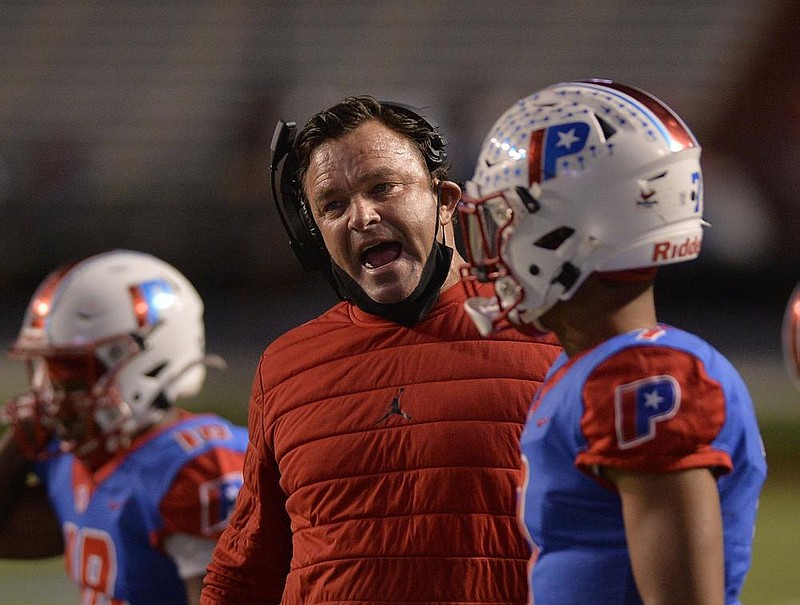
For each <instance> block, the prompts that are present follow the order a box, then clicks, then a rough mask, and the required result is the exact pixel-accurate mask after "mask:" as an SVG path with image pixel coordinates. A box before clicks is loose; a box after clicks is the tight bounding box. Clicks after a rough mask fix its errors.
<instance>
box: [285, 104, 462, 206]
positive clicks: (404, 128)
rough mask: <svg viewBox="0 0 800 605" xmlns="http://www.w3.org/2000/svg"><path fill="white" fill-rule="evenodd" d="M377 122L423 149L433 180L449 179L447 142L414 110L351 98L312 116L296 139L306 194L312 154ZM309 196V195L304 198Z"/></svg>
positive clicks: (423, 157) (420, 150) (298, 169)
mask: <svg viewBox="0 0 800 605" xmlns="http://www.w3.org/2000/svg"><path fill="white" fill-rule="evenodd" d="M369 120H377V121H379V122H381V123H382V124H384V125H385V126H386V127H387V128H389V129H391V130H393V131H395V132H396V133H398V134H400V135H402V136H404V137H407V138H408V139H410V140H411V141H412V142H413V143H414V144H415V145H416V147H417V149H418V150H419V153H420V156H421V158H422V159H423V161H424V162H425V165H426V166H427V167H428V171H429V172H430V174H431V178H432V179H434V178H436V179H439V180H446V179H447V171H448V168H449V164H448V163H447V162H446V161H444V157H445V156H444V140H443V139H442V137H441V135H440V134H439V133H438V131H437V130H436V128H435V127H434V126H432V124H431V123H430V122H428V121H427V120H426V119H424V118H423V117H422V116H420V115H417V114H416V113H415V112H414V110H412V109H411V108H409V109H408V110H406V109H404V107H403V106H397V105H394V104H392V103H381V102H380V101H378V100H377V99H375V98H374V97H371V96H369V95H361V96H351V97H347V98H345V99H342V100H341V101H339V102H338V103H336V104H335V105H333V106H331V107H329V108H327V109H324V110H322V111H320V112H319V113H317V114H316V115H314V116H312V117H311V118H310V119H309V120H308V122H306V125H305V126H304V127H303V129H302V130H301V131H300V133H299V134H298V135H297V139H296V140H295V144H294V150H295V153H296V154H297V171H296V172H297V175H296V176H297V182H298V184H299V185H300V189H301V192H302V183H303V181H304V179H305V175H306V172H307V171H308V166H309V164H310V162H311V154H312V153H313V152H314V150H315V149H316V148H317V147H319V146H320V145H321V144H322V143H324V142H325V141H329V140H332V139H337V138H339V137H341V136H344V135H345V134H347V133H350V132H353V131H354V130H355V129H356V128H358V127H359V126H361V125H362V124H364V123H365V122H368V121H369ZM303 197H305V196H303Z"/></svg>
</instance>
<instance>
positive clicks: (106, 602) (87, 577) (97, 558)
mask: <svg viewBox="0 0 800 605" xmlns="http://www.w3.org/2000/svg"><path fill="white" fill-rule="evenodd" d="M64 538H65V540H66V548H65V549H64V552H65V556H64V564H65V565H66V567H67V573H68V574H69V577H70V578H72V579H73V580H74V581H75V582H77V583H78V585H79V586H80V587H81V603H82V604H83V605H123V604H124V603H125V601H121V600H119V599H112V598H111V597H109V596H108V595H109V594H111V593H112V592H113V591H114V584H115V583H116V581H117V554H116V550H115V549H114V543H113V542H112V540H111V537H110V536H109V535H108V533H107V532H104V531H101V530H99V529H92V528H89V527H84V528H80V527H78V526H76V525H75V524H74V523H70V522H67V523H65V524H64Z"/></svg>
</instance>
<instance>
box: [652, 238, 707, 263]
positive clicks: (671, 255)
mask: <svg viewBox="0 0 800 605" xmlns="http://www.w3.org/2000/svg"><path fill="white" fill-rule="evenodd" d="M700 243H701V240H700V238H699V237H696V236H695V238H694V239H689V238H688V237H687V238H686V241H685V242H683V243H682V244H674V243H672V242H657V243H656V244H655V245H654V246H653V262H655V261H659V260H665V261H666V260H674V259H676V258H684V257H686V256H697V255H698V254H699V253H700Z"/></svg>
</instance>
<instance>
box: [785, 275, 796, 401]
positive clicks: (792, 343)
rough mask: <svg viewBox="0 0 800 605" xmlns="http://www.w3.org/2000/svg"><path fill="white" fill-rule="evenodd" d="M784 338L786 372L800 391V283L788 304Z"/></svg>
mask: <svg viewBox="0 0 800 605" xmlns="http://www.w3.org/2000/svg"><path fill="white" fill-rule="evenodd" d="M782 337H783V338H782V340H783V359H784V361H785V362H786V370H787V371H788V372H789V378H790V379H791V381H792V382H793V383H794V386H796V387H797V388H798V389H800V283H798V284H797V286H795V289H794V292H792V295H791V296H790V297H789V301H788V302H787V303H786V311H785V313H784V315H783V334H782Z"/></svg>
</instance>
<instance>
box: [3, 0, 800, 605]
mask: <svg viewBox="0 0 800 605" xmlns="http://www.w3.org/2000/svg"><path fill="white" fill-rule="evenodd" d="M798 66H800V10H799V9H798V7H797V3H796V1H795V0H669V1H661V0H604V1H603V2H591V1H586V0H564V1H562V2H550V1H545V0H532V1H527V2H515V1H510V0H500V1H498V2H481V1H480V0H434V1H430V0H407V1H402V2H386V1H380V0H372V1H370V0H339V1H326V0H271V1H269V0H268V1H260V2H259V1H255V0H229V1H223V2H211V1H208V0H198V1H192V0H182V1H177V0H163V1H158V2H157V1H155V0H144V1H141V2H136V3H123V2H114V3H95V2H88V1H85V0H68V1H65V2H57V1H55V0H51V1H47V0H0V219H1V220H0V291H1V292H2V294H0V346H2V347H3V348H4V349H5V348H7V347H8V345H9V344H10V343H11V341H12V340H13V338H14V336H15V333H16V330H17V328H18V325H19V322H20V321H21V319H22V314H23V312H24V308H25V304H26V302H27V300H28V298H29V296H30V295H31V293H32V291H33V289H34V288H35V286H36V285H37V284H38V283H39V281H40V280H41V279H42V278H43V277H44V275H45V274H46V273H47V272H48V271H50V270H51V269H52V268H54V267H55V266H56V265H58V264H60V263H62V262H64V261H66V260H69V259H77V258H80V257H82V256H84V255H87V254H89V253H93V252H99V251H103V250H107V249H110V248H114V247H127V248H133V249H139V250H143V251H147V252H151V253H154V254H156V255H158V256H160V257H162V258H164V259H165V260H167V261H169V262H171V263H173V264H174V265H175V266H176V267H178V268H179V269H180V270H181V271H183V272H184V273H185V274H186V275H187V276H188V277H189V278H190V279H191V280H192V281H194V283H195V284H196V285H197V287H198V289H199V290H200V292H201V294H202V295H203V297H204V298H205V300H206V307H207V320H208V326H207V332H208V342H209V350H211V351H214V352H219V353H221V354H223V356H225V357H226V358H227V360H228V363H229V369H228V370H227V372H225V373H222V374H220V373H212V374H211V375H210V377H209V382H208V388H207V390H206V393H205V394H204V396H203V397H202V398H200V399H198V400H197V401H192V402H190V405H191V406H192V407H196V408H197V409H214V410H216V411H218V412H220V413H222V414H224V415H227V416H229V417H231V418H232V419H234V420H237V421H240V422H244V421H245V418H246V416H245V414H246V405H247V394H248V391H249V382H250V377H251V374H252V371H253V369H254V367H255V363H256V361H257V359H258V355H259V354H260V352H261V350H262V349H263V347H264V346H265V345H266V344H267V343H268V342H269V341H270V340H271V339H273V338H274V337H275V336H277V335H278V334H280V333H281V332H283V331H285V330H286V329H288V328H290V327H291V326H294V325H296V324H298V323H300V322H302V321H305V320H306V319H309V318H310V317H312V316H314V315H315V314H317V313H319V312H321V311H322V310H324V309H325V308H326V307H327V306H328V305H329V304H330V303H332V302H333V300H334V299H333V296H332V294H331V293H330V292H329V290H328V288H327V286H326V285H325V284H324V283H322V282H321V281H320V280H319V279H318V278H315V276H312V275H305V274H303V273H302V272H301V270H300V269H299V266H298V264H297V263H296V261H295V260H294V258H293V257H292V256H291V253H290V251H289V249H288V246H287V243H286V237H285V236H284V234H283V233H282V231H281V229H280V225H279V223H278V220H277V217H276V215H275V212H274V210H273V208H272V205H271V204H272V202H271V199H270V195H269V183H268V171H267V165H268V161H269V142H270V138H271V135H272V130H273V127H274V124H275V121H276V119H278V118H283V119H294V120H296V121H297V122H298V123H300V124H302V123H303V122H304V121H305V120H306V119H307V118H308V117H309V116H310V115H311V114H312V113H314V112H315V111H316V110H318V109H321V108H322V107H325V106H327V105H329V104H331V103H333V102H335V101H336V100H338V99H339V98H341V97H343V96H346V95H348V94H362V93H368V94H372V95H374V96H377V97H379V98H383V99H393V100H398V101H402V102H406V103H410V104H413V105H417V106H418V107H422V108H427V111H428V113H429V115H430V116H431V117H432V118H435V119H436V120H437V121H438V122H439V123H440V125H441V127H442V130H443V132H444V134H445V136H446V138H447V140H448V143H449V145H448V150H449V155H450V159H451V161H452V164H453V170H452V176H453V177H454V178H455V179H456V180H464V179H467V178H469V176H470V174H471V170H472V165H473V163H474V161H475V158H476V157H477V154H478V150H479V147H480V143H481V138H482V136H483V133H484V132H485V131H486V130H487V129H488V128H489V126H491V124H492V122H493V121H494V119H495V118H496V117H497V116H498V115H499V113H500V112H501V111H503V110H504V109H505V108H506V107H507V106H508V105H510V104H511V103H512V102H513V101H515V100H516V99H518V98H519V97H522V96H524V95H526V94H528V93H530V92H533V91H534V90H536V89H538V88H541V87H543V86H545V85H547V84H550V83H554V82H557V81H563V80H571V79H580V78H586V77H606V78H613V79H617V80H620V81H623V82H626V83H629V84H633V85H637V86H640V87H643V88H645V89H647V90H649V91H651V92H653V93H655V94H657V95H658V96H660V97H661V98H663V99H664V100H666V101H667V102H668V103H669V104H670V105H671V106H672V107H673V108H674V109H676V110H677V111H678V112H679V113H680V114H681V115H682V116H683V117H684V118H685V119H686V121H687V122H688V124H689V125H690V127H691V128H692V129H693V130H694V132H695V133H696V134H697V136H698V138H699V139H700V142H701V144H702V146H703V148H704V151H703V162H704V176H705V190H706V209H707V212H706V214H707V218H708V219H709V221H710V222H711V223H712V227H711V228H710V229H708V230H707V232H706V239H705V243H704V250H703V256H702V258H701V259H700V260H698V261H696V262H694V263H690V264H686V265H680V266H676V267H672V268H668V269H665V270H663V271H662V276H661V282H660V285H659V288H658V291H657V294H658V297H659V299H660V303H661V304H662V314H661V319H662V320H664V321H667V322H669V323H675V324H679V325H681V326H683V327H686V328H688V329H690V330H693V331H695V332H697V333H698V334H700V335H701V336H704V337H705V338H707V339H708V340H710V341H711V342H712V343H713V344H715V345H716V346H717V347H718V348H720V349H721V350H722V351H723V352H725V353H726V354H728V355H729V356H730V357H731V358H732V360H733V361H734V362H735V363H736V364H737V365H738V366H739V367H740V369H741V371H742V373H743V374H744V376H745V379H746V380H747V382H748V384H749V385H750V387H751V390H752V391H753V394H754V398H755V400H756V406H757V411H758V414H759V417H760V419H761V422H762V424H763V427H764V434H765V441H766V447H767V452H768V457H769V461H770V465H771V474H770V478H769V480H768V482H767V487H766V489H765V492H764V499H763V502H762V507H761V516H760V522H759V527H758V530H757V533H756V554H755V562H754V565H753V569H752V572H751V575H750V578H749V580H748V584H747V587H746V594H745V597H746V598H745V603H756V604H759V605H762V604H767V605H769V604H776V605H790V604H791V603H794V604H797V603H800V575H798V574H797V569H800V514H798V511H800V486H799V485H798V481H797V480H796V472H797V460H798V459H800V446H798V439H797V437H796V435H797V434H798V429H800V392H798V391H795V390H794V389H793V388H792V386H791V385H790V383H789V380H788V378H787V376H786V372H785V371H784V367H783V365H782V361H781V357H780V327H781V319H782V314H783V310H784V305H785V302H786V299H787V298H788V296H789V293H790V292H791V290H792V288H793V286H794V284H795V283H796V281H797V280H798V279H800V243H799V242H798V239H800V237H799V236H800V201H798V198H799V197H800V170H798V169H797V165H798V163H800V69H798ZM22 385H23V383H22V369H21V367H19V366H17V365H15V364H11V363H9V362H8V361H7V360H5V359H4V360H2V361H0V400H5V399H6V398H7V397H9V396H11V395H12V394H13V393H15V392H17V391H19V390H20V389H21V388H22ZM44 602H47V603H53V604H56V605H58V604H60V603H62V602H64V603H75V602H77V599H76V597H75V595H74V590H73V589H72V588H71V587H69V586H68V585H67V583H66V579H65V578H64V574H63V571H62V568H61V562H60V560H59V559H56V560H52V561H47V562H43V563H8V562H0V605H2V604H5V603H13V604H14V605H17V604H24V603H44Z"/></svg>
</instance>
